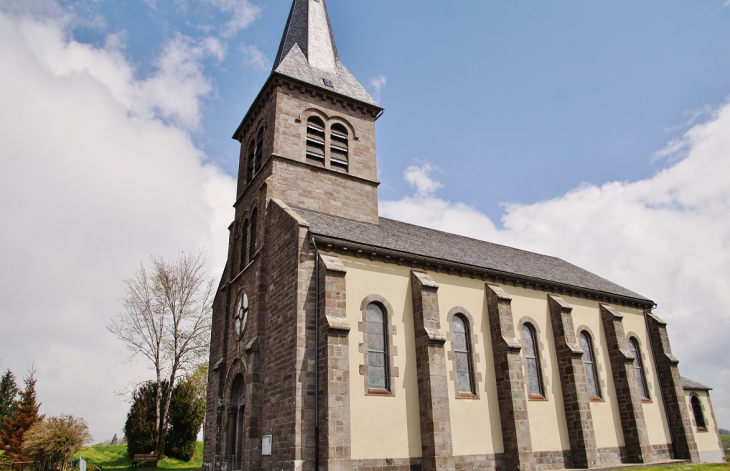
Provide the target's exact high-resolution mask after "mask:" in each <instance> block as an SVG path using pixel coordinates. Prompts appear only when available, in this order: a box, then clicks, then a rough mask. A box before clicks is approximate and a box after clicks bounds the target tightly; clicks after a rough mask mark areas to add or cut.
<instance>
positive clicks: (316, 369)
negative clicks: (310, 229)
mask: <svg viewBox="0 0 730 471" xmlns="http://www.w3.org/2000/svg"><path fill="white" fill-rule="evenodd" d="M312 246H313V247H314V337H315V341H314V471H319V250H317V243H316V242H315V241H314V236H312Z"/></svg>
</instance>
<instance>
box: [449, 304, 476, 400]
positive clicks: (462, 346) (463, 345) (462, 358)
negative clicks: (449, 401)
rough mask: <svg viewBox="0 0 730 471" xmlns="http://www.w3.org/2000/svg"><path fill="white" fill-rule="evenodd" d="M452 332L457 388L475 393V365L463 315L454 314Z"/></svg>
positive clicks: (467, 392)
mask: <svg viewBox="0 0 730 471" xmlns="http://www.w3.org/2000/svg"><path fill="white" fill-rule="evenodd" d="M451 332H452V334H453V336H454V360H455V363H456V388H457V390H458V392H459V393H466V394H474V374H473V371H474V367H473V365H472V358H471V343H470V342H469V327H468V324H467V321H466V319H464V317H463V316H460V315H456V316H454V318H453V320H452V321H451Z"/></svg>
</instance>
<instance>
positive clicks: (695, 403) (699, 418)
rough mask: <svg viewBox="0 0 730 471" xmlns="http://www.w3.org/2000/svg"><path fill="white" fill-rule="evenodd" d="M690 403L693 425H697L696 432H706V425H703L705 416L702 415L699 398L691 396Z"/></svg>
mask: <svg viewBox="0 0 730 471" xmlns="http://www.w3.org/2000/svg"><path fill="white" fill-rule="evenodd" d="M690 402H691V403H692V413H693V414H694V416H695V425H697V430H700V431H705V430H707V424H705V414H703V413H702V403H701V402H700V398H699V397H697V395H695V394H693V395H692V398H691V399H690Z"/></svg>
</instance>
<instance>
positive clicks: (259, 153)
mask: <svg viewBox="0 0 730 471" xmlns="http://www.w3.org/2000/svg"><path fill="white" fill-rule="evenodd" d="M262 160H264V127H263V126H262V127H260V128H259V132H258V134H257V135H256V171H257V172H258V171H259V169H260V168H261V163H262Z"/></svg>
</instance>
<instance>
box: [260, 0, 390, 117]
mask: <svg viewBox="0 0 730 471" xmlns="http://www.w3.org/2000/svg"><path fill="white" fill-rule="evenodd" d="M273 71H274V72H276V73H280V74H283V75H287V76H289V77H292V78H295V79H297V80H301V81H304V82H307V83H309V84H311V85H315V86H317V87H320V88H324V89H329V90H333V91H335V92H337V93H340V94H342V95H345V96H347V97H350V98H354V99H355V100H358V101H362V102H365V103H368V104H370V105H375V106H377V103H376V102H375V100H373V98H372V97H371V96H370V94H369V93H368V92H367V91H365V88H364V87H363V86H362V85H361V84H360V83H359V82H358V81H357V79H356V78H355V77H353V76H352V74H351V73H350V71H349V70H347V69H346V68H345V66H344V65H342V63H341V62H340V58H339V55H338V54H337V45H336V44H335V36H334V34H333V33H332V25H331V24H330V18H329V14H328V13H327V5H326V3H325V0H294V1H293V3H292V7H291V11H290V12H289V19H288V20H287V22H286V28H285V29H284V35H283V36H282V38H281V45H280V46H279V52H278V53H277V55H276V59H275V60H274V68H273Z"/></svg>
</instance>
